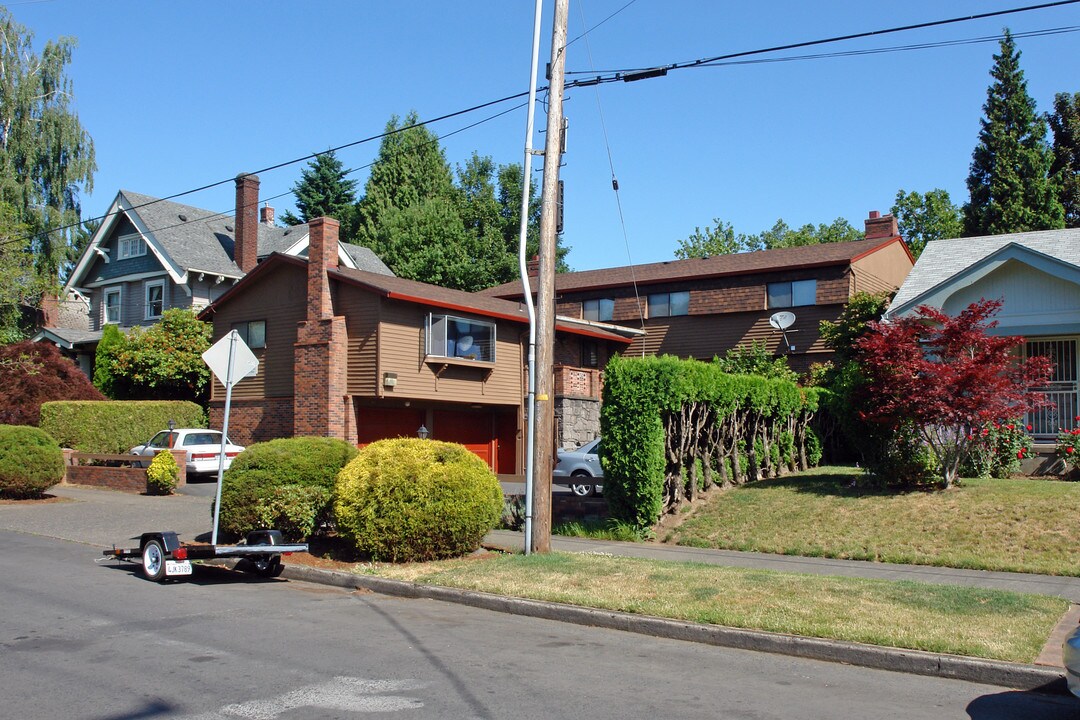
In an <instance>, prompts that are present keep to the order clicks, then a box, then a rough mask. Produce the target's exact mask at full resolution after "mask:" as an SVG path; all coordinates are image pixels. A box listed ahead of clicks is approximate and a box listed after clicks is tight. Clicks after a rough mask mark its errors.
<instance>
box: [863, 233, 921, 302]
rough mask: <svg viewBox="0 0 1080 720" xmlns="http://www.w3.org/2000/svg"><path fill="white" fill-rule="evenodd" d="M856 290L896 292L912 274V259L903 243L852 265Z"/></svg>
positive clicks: (872, 254)
mask: <svg viewBox="0 0 1080 720" xmlns="http://www.w3.org/2000/svg"><path fill="white" fill-rule="evenodd" d="M851 268H852V274H853V275H854V276H855V290H856V291H861V292H871V293H877V292H895V291H896V289H897V288H899V287H900V286H901V285H902V284H903V283H904V279H905V278H907V276H908V273H909V272H911V258H910V257H909V256H908V254H907V252H906V251H905V250H904V247H903V245H902V244H901V243H893V244H892V245H889V246H888V247H885V248H882V249H881V250H878V251H877V252H874V253H871V254H870V255H867V256H866V257H864V258H859V259H858V260H856V261H855V262H853V263H852V264H851Z"/></svg>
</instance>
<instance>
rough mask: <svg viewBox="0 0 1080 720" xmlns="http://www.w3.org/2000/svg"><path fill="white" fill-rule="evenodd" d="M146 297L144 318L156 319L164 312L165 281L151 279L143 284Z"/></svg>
mask: <svg viewBox="0 0 1080 720" xmlns="http://www.w3.org/2000/svg"><path fill="white" fill-rule="evenodd" d="M143 287H144V289H145V298H146V319H147V320H158V319H160V318H161V316H162V314H163V313H164V312H165V281H164V280H152V281H149V282H147V283H145V284H144V285H143Z"/></svg>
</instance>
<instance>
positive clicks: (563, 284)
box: [480, 236, 903, 298]
mask: <svg viewBox="0 0 1080 720" xmlns="http://www.w3.org/2000/svg"><path fill="white" fill-rule="evenodd" d="M894 242H900V243H902V242H903V239H902V238H900V237H899V236H897V237H892V238H885V239H882V238H874V239H872V240H855V241H853V242H841V243H825V244H823V245H804V246H801V247H792V248H778V249H776V250H758V251H756V252H747V253H736V254H732V255H714V256H713V257H710V258H691V259H689V260H666V261H664V262H658V263H650V264H648V265H635V266H632V267H631V266H629V265H627V266H623V267H614V268H604V269H601V270H583V271H581V272H569V273H558V274H557V275H556V276H555V291H556V292H568V291H574V290H598V289H601V288H609V287H621V286H625V285H631V284H633V283H634V282H637V284H638V285H651V284H656V283H662V282H672V281H678V280H700V279H704V278H713V277H723V276H725V275H749V274H752V273H762V272H774V271H778V270H791V269H795V268H809V267H825V266H829V265H847V264H849V263H851V262H852V261H854V260H857V259H859V258H860V257H862V256H864V255H868V254H870V253H872V252H875V251H877V250H880V249H881V248H883V247H885V246H887V245H890V244H892V243H894ZM535 291H536V289H535V287H534V288H533V292H534V293H535ZM480 294H481V295H488V296H491V297H503V298H511V297H520V296H521V294H522V288H521V281H520V280H516V281H514V282H509V283H506V284H504V285H497V286H495V287H492V288H488V289H486V290H481V291H480Z"/></svg>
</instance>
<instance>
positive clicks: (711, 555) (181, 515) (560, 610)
mask: <svg viewBox="0 0 1080 720" xmlns="http://www.w3.org/2000/svg"><path fill="white" fill-rule="evenodd" d="M203 490H204V492H201V493H199V494H198V495H173V496H168V497H153V496H146V495H135V494H131V493H124V492H118V491H114V490H105V489H97V488H86V487H77V486H56V487H54V488H52V489H51V490H50V491H49V492H50V494H52V495H55V496H56V497H57V498H58V499H59V500H58V501H57V502H51V503H41V504H8V505H0V529H2V530H11V531H16V532H23V533H30V534H34V535H41V536H45V537H52V538H57V539H62V540H69V541H73V542H78V543H83V544H87V545H91V546H96V547H101V548H109V547H111V546H113V545H114V544H115V545H118V546H125V545H130V541H131V539H132V538H137V537H138V535H139V534H140V533H142V532H144V531H148V530H173V531H175V532H176V533H177V534H178V535H179V536H180V539H181V540H182V541H194V540H203V541H208V540H209V535H210V531H211V529H212V522H213V520H212V517H211V513H210V511H211V505H212V502H213V494H212V492H210V491H206V489H205V488H204V489H203ZM485 544H486V545H488V546H492V547H500V548H506V549H510V550H520V549H521V548H522V547H523V544H524V534H523V533H520V532H511V531H504V530H496V531H493V532H491V533H489V534H488V535H487V536H486V538H485ZM552 548H553V549H555V550H559V551H565V552H592V553H607V554H611V555H621V556H629V557H642V558H652V559H656V560H665V561H671V562H699V563H708V564H716V565H726V566H732V567H745V568H756V569H764V570H778V571H784V572H793V573H809V574H817V575H841V576H846V577H865V578H879V579H883V580H908V581H914V582H927V583H938V584H952V585H969V586H975V587H983V588H992V589H998V590H1011V591H1016V592H1027V593H1035V594H1040V595H1056V596H1059V597H1062V598H1065V599H1067V600H1069V601H1070V602H1072V603H1074V605H1073V608H1072V611H1070V613H1069V614H1067V615H1066V617H1065V618H1063V620H1062V622H1061V623H1060V624H1059V626H1058V629H1057V630H1056V631H1055V634H1054V636H1053V637H1051V638H1050V639H1049V640H1048V642H1047V647H1046V650H1045V651H1044V653H1043V656H1042V657H1040V658H1039V661H1038V663H1037V664H1036V665H1022V664H1016V663H1001V662H994V661H985V660H978V659H975V658H960V657H955V656H946V655H937V654H934V653H922V652H918V651H910V650H899V649H896V648H883V647H876V646H866V645H858V644H856V643H842V642H834V641H829V640H820V639H816V638H801V637H797V636H789V635H782V634H777V633H763V632H755V631H745V630H734V629H730V628H719V627H716V626H703V625H696V624H694V623H685V622H677V621H670V620H662V619H659V618H651V617H644V616H638V615H631V614H628V613H616V612H610V611H599V610H592V609H590V608H578V607H574V606H568V605H560V604H558V603H543V602H536V601H531V600H520V599H516V598H503V597H498V596H491V595H486V594H484V593H474V592H468V591H462V590H455V589H452V588H437V587H428V586H418V585H414V584H413V583H405V582H401V581H396V580H387V579H385V578H378V577H373V576H362V575H353V574H350V573H340V572H330V571H324V570H316V569H313V568H308V567H304V566H296V565H292V566H287V568H286V572H285V574H284V576H283V577H286V578H290V579H294V580H304V581H308V582H318V583H324V584H330V585H337V586H341V587H363V588H367V589H370V590H373V591H375V592H381V593H386V594H393V595H402V596H407V597H432V598H436V599H440V600H446V601H451V602H461V603H465V604H469V605H474V606H477V607H484V608H488V609H492V610H499V611H502V612H513V613H517V614H522V615H529V616H533V617H544V618H549V619H554V620H560V621H563V622H571V623H579V624H587V625H597V626H601V627H615V628H619V629H622V630H627V631H630V632H639V633H644V634H650V635H660V636H664V637H672V638H680V639H685V640H692V641H696V642H704V643H710V644H715V645H723V646H731V647H740V648H745V649H755V650H763V651H767V652H779V653H786V654H791V655H798V656H801V657H815V658H818V659H823V660H830V661H835V662H846V663H851V664H857V665H865V666H868V667H877V668H882V669H888V670H896V671H900V672H914V673H917V674H927V675H936V676H941V677H953V678H957V679H964V680H972V681H976V682H985V683H990V684H997V685H1004V686H1008V687H1016V688H1026V689H1033V688H1041V689H1044V690H1045V689H1050V690H1054V691H1063V689H1064V682H1063V681H1062V677H1063V674H1062V672H1061V655H1060V647H1061V642H1062V640H1063V639H1064V635H1065V634H1066V633H1067V632H1069V631H1070V630H1071V629H1072V628H1074V627H1075V626H1076V624H1077V621H1078V619H1080V606H1078V605H1076V604H1075V603H1080V578H1072V577H1053V576H1044V575H1027V574H1021V573H1000V572H984V571H977V570H958V569H954V568H936V567H928V566H919V565H889V564H885V563H872V562H861V561H849V560H832V559H826V558H805V557H795V556H783V555H767V554H762V553H746V552H734V551H726V550H706V549H700V548H684V547H677V546H669V545H660V544H656V543H628V542H612V541H602V540H588V539H583V538H566V537H555V538H552Z"/></svg>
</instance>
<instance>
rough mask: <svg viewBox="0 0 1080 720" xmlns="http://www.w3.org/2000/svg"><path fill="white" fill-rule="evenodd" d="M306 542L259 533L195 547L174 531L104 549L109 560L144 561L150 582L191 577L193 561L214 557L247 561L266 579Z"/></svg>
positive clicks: (304, 547)
mask: <svg viewBox="0 0 1080 720" xmlns="http://www.w3.org/2000/svg"><path fill="white" fill-rule="evenodd" d="M307 551H308V546H307V544H306V543H293V544H286V543H284V542H283V541H282V537H281V532H280V531H279V530H255V531H253V532H250V533H248V534H247V537H246V538H245V539H244V542H243V543H241V544H239V545H192V544H188V543H181V542H180V539H179V538H178V537H177V535H176V533H175V532H173V531H171V530H161V531H154V532H145V533H143V534H142V535H140V536H139V547H137V548H118V547H116V546H115V545H114V546H113V548H112V550H103V551H102V555H104V556H105V557H111V558H116V559H117V560H131V561H134V560H135V558H140V559H141V562H142V569H143V574H144V575H145V576H146V578H147V579H148V580H153V581H155V582H163V581H165V580H167V579H169V578H179V577H186V576H189V575H191V561H192V560H209V559H211V558H236V557H238V558H244V559H246V560H248V569H249V570H250V571H251V572H254V573H255V574H257V575H260V576H262V577H277V576H278V575H280V574H281V571H282V569H283V567H284V566H283V565H282V564H281V557H282V556H283V555H292V554H293V553H298V552H307Z"/></svg>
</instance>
